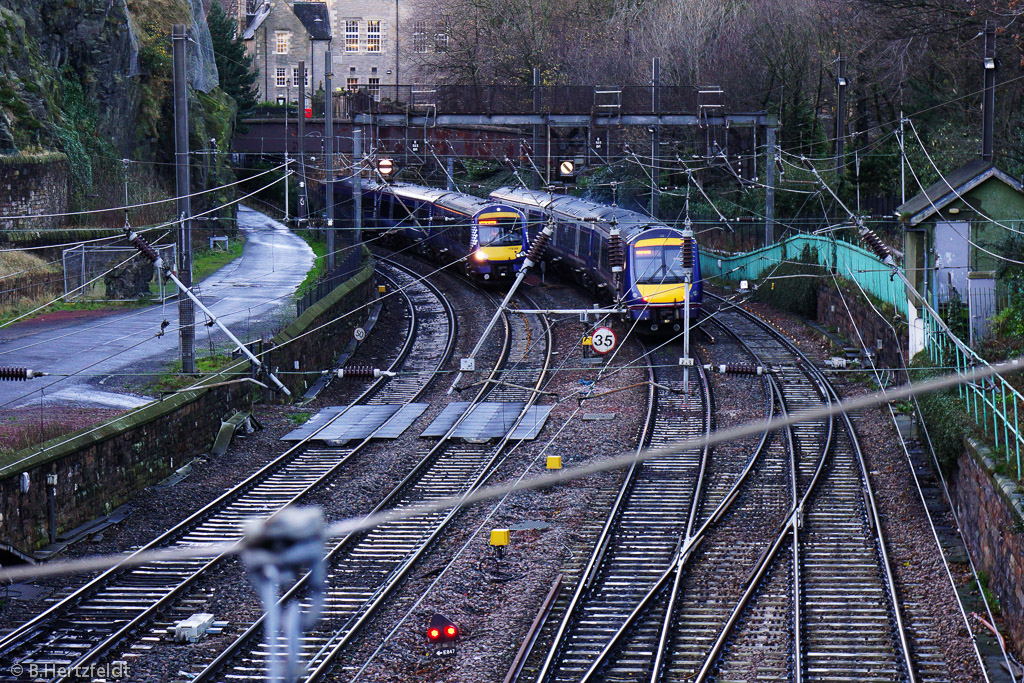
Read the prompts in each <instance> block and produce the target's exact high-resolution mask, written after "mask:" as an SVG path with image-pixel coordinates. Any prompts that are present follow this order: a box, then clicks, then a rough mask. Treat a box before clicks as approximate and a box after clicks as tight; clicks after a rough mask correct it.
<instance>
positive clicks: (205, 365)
mask: <svg viewBox="0 0 1024 683" xmlns="http://www.w3.org/2000/svg"><path fill="white" fill-rule="evenodd" d="M234 362H236V360H235V359H233V358H231V356H225V355H224V354H220V353H216V354H213V355H212V356H203V357H201V358H196V374H195V375H183V374H181V361H180V360H176V361H174V362H173V363H171V364H170V366H169V368H168V370H167V372H165V373H164V374H162V375H158V376H157V377H156V378H155V379H154V380H153V381H152V382H150V383H149V384H147V385H146V387H145V390H146V391H147V392H149V393H153V394H164V393H171V392H174V391H178V390H180V389H185V388H186V387H190V386H192V385H193V384H195V383H196V382H197V381H198V380H199V376H200V375H212V374H214V373H215V372H217V371H218V370H220V369H221V368H223V367H224V366H225V365H228V364H230V363H234Z"/></svg>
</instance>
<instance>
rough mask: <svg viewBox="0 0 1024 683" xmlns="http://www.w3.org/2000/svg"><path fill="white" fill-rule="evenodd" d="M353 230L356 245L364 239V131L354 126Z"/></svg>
mask: <svg viewBox="0 0 1024 683" xmlns="http://www.w3.org/2000/svg"><path fill="white" fill-rule="evenodd" d="M351 175H352V214H353V215H352V229H353V230H354V231H355V236H354V242H353V243H354V244H358V243H359V242H360V241H361V240H362V239H363V129H362V127H361V126H357V125H355V124H354V123H353V124H352V173H351Z"/></svg>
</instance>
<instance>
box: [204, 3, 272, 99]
mask: <svg viewBox="0 0 1024 683" xmlns="http://www.w3.org/2000/svg"><path fill="white" fill-rule="evenodd" d="M206 22H207V24H209V26H210V38H211V39H212V40H213V53H214V59H215V60H216V62H217V73H218V74H219V75H220V87H221V90H223V91H224V92H226V93H227V94H228V95H231V97H233V98H234V99H235V102H236V103H237V104H238V118H239V119H243V118H245V117H246V116H247V115H249V114H250V113H251V112H252V111H253V110H254V109H255V108H256V102H257V95H256V79H257V77H258V76H259V72H258V71H257V70H256V68H255V67H254V66H253V63H252V57H250V56H249V55H248V54H246V52H245V45H244V44H243V43H242V41H240V40H238V38H237V37H236V36H237V33H238V25H237V24H236V23H235V21H234V19H232V18H231V17H229V16H228V15H227V14H225V13H224V10H223V9H221V6H220V3H219V2H213V3H211V4H210V13H209V15H207V17H206Z"/></svg>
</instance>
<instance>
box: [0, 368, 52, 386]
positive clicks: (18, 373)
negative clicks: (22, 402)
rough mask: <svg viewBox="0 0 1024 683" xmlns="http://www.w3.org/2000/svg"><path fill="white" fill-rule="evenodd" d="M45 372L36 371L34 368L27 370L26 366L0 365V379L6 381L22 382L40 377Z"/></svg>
mask: <svg viewBox="0 0 1024 683" xmlns="http://www.w3.org/2000/svg"><path fill="white" fill-rule="evenodd" d="M45 374H46V373H45V372H36V371H35V370H29V369H28V368H12V367H6V366H0V380H3V381H8V382H24V381H25V380H27V379H32V378H33V377H42V376H44V375H45Z"/></svg>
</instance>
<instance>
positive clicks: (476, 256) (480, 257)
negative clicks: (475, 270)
mask: <svg viewBox="0 0 1024 683" xmlns="http://www.w3.org/2000/svg"><path fill="white" fill-rule="evenodd" d="M473 260H475V261H476V262H477V263H483V262H484V261H486V260H487V252H486V251H484V250H483V249H477V250H476V251H475V252H473Z"/></svg>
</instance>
